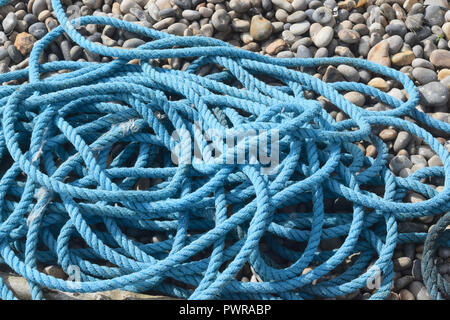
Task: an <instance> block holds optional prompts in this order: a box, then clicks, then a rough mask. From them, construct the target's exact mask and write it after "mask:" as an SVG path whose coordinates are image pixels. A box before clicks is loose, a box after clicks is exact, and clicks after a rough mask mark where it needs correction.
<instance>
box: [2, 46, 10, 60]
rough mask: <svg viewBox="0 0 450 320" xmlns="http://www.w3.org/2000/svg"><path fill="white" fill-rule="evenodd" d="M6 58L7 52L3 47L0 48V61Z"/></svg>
mask: <svg viewBox="0 0 450 320" xmlns="http://www.w3.org/2000/svg"><path fill="white" fill-rule="evenodd" d="M8 56H9V54H8V50H6V49H5V47H0V60H3V59H5V58H6V57H8Z"/></svg>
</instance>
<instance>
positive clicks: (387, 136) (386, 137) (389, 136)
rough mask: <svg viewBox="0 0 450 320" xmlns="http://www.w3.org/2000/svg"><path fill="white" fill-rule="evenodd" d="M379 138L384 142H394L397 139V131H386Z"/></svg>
mask: <svg viewBox="0 0 450 320" xmlns="http://www.w3.org/2000/svg"><path fill="white" fill-rule="evenodd" d="M378 136H379V137H380V138H381V139H382V140H383V141H392V140H394V139H395V138H396V137H397V131H395V130H394V129H384V130H382V131H381V132H380V133H379V134H378Z"/></svg>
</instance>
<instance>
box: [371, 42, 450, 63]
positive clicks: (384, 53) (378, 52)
mask: <svg viewBox="0 0 450 320" xmlns="http://www.w3.org/2000/svg"><path fill="white" fill-rule="evenodd" d="M367 60H369V61H372V62H375V63H378V64H381V65H384V66H386V67H390V66H391V59H390V57H389V43H388V42H387V41H386V40H383V41H381V42H379V43H378V44H376V45H375V46H374V47H372V49H370V51H369V53H368V55H367ZM449 63H450V61H449Z"/></svg>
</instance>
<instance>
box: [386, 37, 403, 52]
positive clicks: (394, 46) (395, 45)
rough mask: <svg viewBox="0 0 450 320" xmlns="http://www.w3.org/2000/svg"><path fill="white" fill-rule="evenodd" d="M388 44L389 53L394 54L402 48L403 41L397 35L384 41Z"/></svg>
mask: <svg viewBox="0 0 450 320" xmlns="http://www.w3.org/2000/svg"><path fill="white" fill-rule="evenodd" d="M386 40H387V42H388V44H389V53H390V54H396V53H398V52H399V51H400V49H401V48H402V46H403V39H402V37H400V36H399V35H393V36H392V37H389V38H387V39H386Z"/></svg>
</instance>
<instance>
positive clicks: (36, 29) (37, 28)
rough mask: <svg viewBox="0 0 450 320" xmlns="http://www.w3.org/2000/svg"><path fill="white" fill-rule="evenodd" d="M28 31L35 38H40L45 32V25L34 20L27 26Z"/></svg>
mask: <svg viewBox="0 0 450 320" xmlns="http://www.w3.org/2000/svg"><path fill="white" fill-rule="evenodd" d="M28 32H29V33H30V34H31V35H33V36H34V37H35V38H36V39H41V38H42V37H43V36H45V35H46V34H47V27H46V26H45V24H44V23H43V22H36V23H34V24H32V25H31V26H30V27H29V28H28Z"/></svg>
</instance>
